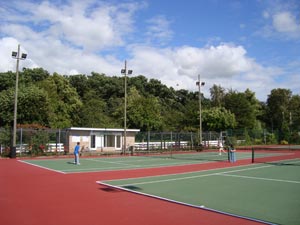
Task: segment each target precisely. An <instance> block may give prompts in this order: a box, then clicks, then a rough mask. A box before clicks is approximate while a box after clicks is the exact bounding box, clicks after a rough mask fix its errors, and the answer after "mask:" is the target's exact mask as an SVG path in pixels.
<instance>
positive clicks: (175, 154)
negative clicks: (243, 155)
mask: <svg viewBox="0 0 300 225" xmlns="http://www.w3.org/2000/svg"><path fill="white" fill-rule="evenodd" d="M134 155H136V156H144V157H151V158H169V159H174V160H189V161H190V160H194V161H220V162H223V161H228V152H227V151H226V153H222V154H219V150H217V149H216V150H201V151H196V150H176V149H165V150H149V151H148V150H146V151H135V154H134Z"/></svg>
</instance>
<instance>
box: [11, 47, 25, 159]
mask: <svg viewBox="0 0 300 225" xmlns="http://www.w3.org/2000/svg"><path fill="white" fill-rule="evenodd" d="M12 57H13V58H14V59H16V60H17V65H16V86H15V102H14V125H13V141H12V149H11V153H10V157H11V158H15V157H16V145H17V114H18V84H19V62H20V60H24V59H26V57H27V55H26V54H24V53H23V54H22V55H21V56H20V44H18V52H12Z"/></svg>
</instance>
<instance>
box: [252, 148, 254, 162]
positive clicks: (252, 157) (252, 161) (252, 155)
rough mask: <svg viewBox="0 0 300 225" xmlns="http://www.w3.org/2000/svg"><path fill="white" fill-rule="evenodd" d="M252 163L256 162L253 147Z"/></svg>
mask: <svg viewBox="0 0 300 225" xmlns="http://www.w3.org/2000/svg"><path fill="white" fill-rule="evenodd" d="M252 163H254V148H253V147H252Z"/></svg>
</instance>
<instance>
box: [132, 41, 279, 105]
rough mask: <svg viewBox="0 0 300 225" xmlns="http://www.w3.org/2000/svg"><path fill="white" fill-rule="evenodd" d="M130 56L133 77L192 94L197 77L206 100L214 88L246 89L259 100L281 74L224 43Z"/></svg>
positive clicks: (138, 48) (142, 50)
mask: <svg viewBox="0 0 300 225" xmlns="http://www.w3.org/2000/svg"><path fill="white" fill-rule="evenodd" d="M132 55H133V58H132V59H131V60H130V62H129V65H130V67H131V68H134V72H135V74H136V73H138V74H147V77H151V78H155V79H159V80H161V81H162V82H163V83H164V84H166V85H168V86H172V87H174V88H176V89H178V88H179V89H188V90H191V91H196V90H197V87H196V85H195V83H196V81H197V79H198V74H200V75H201V80H203V81H205V82H206V85H205V87H204V88H203V92H204V94H205V96H206V97H210V94H209V88H210V87H211V86H213V85H214V84H217V85H221V86H222V87H224V88H228V89H231V88H233V89H235V90H238V91H245V90H246V89H247V88H249V89H250V90H253V91H255V92H256V94H257V97H258V98H260V99H262V98H264V97H265V96H266V95H267V94H268V93H269V91H270V90H271V89H272V88H273V87H274V88H275V87H276V83H275V78H276V77H277V76H279V74H281V73H282V71H281V70H280V69H279V68H272V67H263V66H261V65H259V64H258V63H257V62H255V60H254V59H252V58H249V57H248V56H247V52H246V50H245V49H244V48H243V47H242V46H235V45H232V44H226V43H223V44H220V45H218V46H210V47H205V48H196V47H191V46H182V47H179V48H174V49H172V48H165V49H158V48H154V47H149V46H148V47H145V46H135V47H134V48H133V49H132ZM177 84H178V86H177ZM266 84H267V85H268V86H267V87H266Z"/></svg>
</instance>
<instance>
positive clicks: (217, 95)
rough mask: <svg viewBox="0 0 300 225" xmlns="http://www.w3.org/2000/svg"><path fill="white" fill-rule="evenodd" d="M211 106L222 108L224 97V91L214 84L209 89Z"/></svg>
mask: <svg viewBox="0 0 300 225" xmlns="http://www.w3.org/2000/svg"><path fill="white" fill-rule="evenodd" d="M210 97H211V104H212V106H213V107H221V106H224V103H223V100H224V97H225V89H224V88H222V87H221V86H217V85H216V84H214V85H213V86H212V87H211V88H210Z"/></svg>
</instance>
